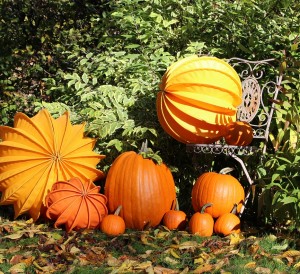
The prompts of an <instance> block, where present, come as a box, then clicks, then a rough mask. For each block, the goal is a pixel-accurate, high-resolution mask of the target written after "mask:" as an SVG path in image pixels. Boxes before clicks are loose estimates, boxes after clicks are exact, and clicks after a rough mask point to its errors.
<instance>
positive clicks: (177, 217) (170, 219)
mask: <svg viewBox="0 0 300 274" xmlns="http://www.w3.org/2000/svg"><path fill="white" fill-rule="evenodd" d="M186 224H187V218H186V214H185V212H184V211H182V210H179V205H178V200H177V199H176V206H175V209H171V210H169V211H167V212H166V213H165V215H164V217H163V225H164V226H166V227H167V228H168V229H170V230H173V229H178V230H183V229H185V227H186Z"/></svg>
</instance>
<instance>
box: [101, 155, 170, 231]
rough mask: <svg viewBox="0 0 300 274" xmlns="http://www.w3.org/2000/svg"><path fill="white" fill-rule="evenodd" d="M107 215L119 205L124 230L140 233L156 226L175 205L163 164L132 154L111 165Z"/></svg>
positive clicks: (106, 183) (122, 156)
mask: <svg viewBox="0 0 300 274" xmlns="http://www.w3.org/2000/svg"><path fill="white" fill-rule="evenodd" d="M104 193H105V196H107V198H108V209H109V212H114V211H115V210H116V208H117V207H118V206H119V205H122V210H121V213H120V216H121V217H122V218H123V219H124V221H125V224H126V227H127V228H132V229H138V230H141V229H143V228H144V227H145V226H148V225H149V226H151V227H155V226H157V225H158V224H159V223H160V222H161V220H162V218H163V216H164V214H165V213H166V212H167V211H169V210H170V209H171V208H174V205H175V199H176V194H175V184H174V180H173V176H172V174H171V172H170V170H169V169H168V167H167V166H166V165H165V164H160V165H158V164H155V163H154V162H153V161H152V160H150V159H144V158H143V157H142V156H141V155H139V154H137V153H135V152H134V151H128V152H125V153H122V154H121V155H120V156H119V157H118V158H116V160H115V161H114V162H113V164H112V166H111V168H110V169H109V172H108V174H107V178H106V182H105V190H104Z"/></svg>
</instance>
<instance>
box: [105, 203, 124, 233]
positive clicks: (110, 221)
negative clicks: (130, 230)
mask: <svg viewBox="0 0 300 274" xmlns="http://www.w3.org/2000/svg"><path fill="white" fill-rule="evenodd" d="M121 209H122V206H119V207H118V208H117V209H116V211H115V213H114V214H108V215H106V216H105V217H104V218H103V220H102V222H101V224H100V230H101V231H102V232H103V233H105V234H106V235H108V236H118V235H120V234H123V233H124V232H125V222H124V219H123V218H122V217H121V216H119V213H120V211H121Z"/></svg>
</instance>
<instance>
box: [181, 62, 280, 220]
mask: <svg viewBox="0 0 300 274" xmlns="http://www.w3.org/2000/svg"><path fill="white" fill-rule="evenodd" d="M274 62H275V60H274V59H268V60H260V61H249V60H244V59H240V58H231V59H229V60H228V63H229V64H230V65H232V66H233V67H234V68H235V70H236V71H237V72H238V74H239V76H240V78H241V82H242V90H243V101H242V104H241V105H240V106H239V108H238V111H237V120H239V121H246V122H248V123H249V124H250V125H251V127H252V128H253V140H259V141H260V142H259V143H260V144H261V146H257V145H254V144H253V145H252V144H250V145H249V146H232V145H227V144H226V143H225V142H224V140H221V141H218V142H216V143H214V144H188V145H187V152H190V153H196V154H200V153H204V154H209V153H210V154H214V155H218V154H225V155H228V156H230V157H232V158H233V159H235V160H236V161H237V162H238V163H239V164H240V165H241V167H242V169H243V172H244V174H245V176H246V178H247V181H248V183H249V185H250V186H251V185H252V184H253V179H252V178H251V176H250V174H249V172H248V169H247V165H246V163H245V162H244V160H243V158H244V157H243V156H246V155H248V156H249V155H251V156H254V155H257V152H259V153H260V154H264V153H265V152H266V148H267V142H268V138H269V130H270V124H271V120H272V117H273V114H274V109H275V104H276V100H277V97H278V93H279V91H280V85H281V81H282V75H278V74H277V76H276V77H275V79H270V77H269V75H270V74H273V75H274V72H275V71H276V68H274V67H273V63H274ZM252 143H254V142H252ZM250 194H251V191H250V189H249V191H248V192H247V193H246V198H245V202H244V205H243V207H242V209H241V212H240V215H241V214H242V213H243V211H244V209H245V205H246V203H247V201H248V199H249V196H250Z"/></svg>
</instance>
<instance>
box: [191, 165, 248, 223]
mask: <svg viewBox="0 0 300 274" xmlns="http://www.w3.org/2000/svg"><path fill="white" fill-rule="evenodd" d="M226 171H227V169H223V170H221V171H220V173H216V172H206V173H203V174H202V175H201V176H199V178H198V179H197V181H196V183H195V184H194V186H193V188H192V206H193V208H194V210H195V211H200V210H201V208H202V207H203V206H204V205H205V204H207V203H212V206H210V207H207V208H206V209H205V212H206V213H209V214H211V215H212V216H213V217H214V218H218V217H219V216H221V215H223V214H225V213H230V212H231V211H232V209H233V208H234V206H235V204H236V205H237V208H236V212H237V213H238V212H240V210H241V207H242V205H243V202H244V200H245V191H244V188H243V187H242V185H241V184H240V182H239V181H238V180H237V179H236V178H234V177H233V176H231V175H229V174H222V173H224V172H226Z"/></svg>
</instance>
